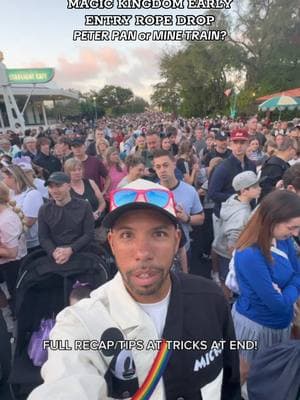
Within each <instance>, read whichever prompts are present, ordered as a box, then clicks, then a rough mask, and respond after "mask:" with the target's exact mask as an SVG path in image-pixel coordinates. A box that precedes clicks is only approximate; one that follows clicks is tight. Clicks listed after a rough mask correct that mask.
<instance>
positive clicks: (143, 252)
mask: <svg viewBox="0 0 300 400" xmlns="http://www.w3.org/2000/svg"><path fill="white" fill-rule="evenodd" d="M135 259H136V260H137V261H147V260H152V259H153V249H152V248H151V245H150V244H149V238H140V239H137V240H136V252H135Z"/></svg>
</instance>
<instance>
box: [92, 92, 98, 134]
mask: <svg viewBox="0 0 300 400" xmlns="http://www.w3.org/2000/svg"><path fill="white" fill-rule="evenodd" d="M96 100H97V97H96V96H95V97H93V101H94V108H95V127H96V126H97V118H98V116H97V103H96Z"/></svg>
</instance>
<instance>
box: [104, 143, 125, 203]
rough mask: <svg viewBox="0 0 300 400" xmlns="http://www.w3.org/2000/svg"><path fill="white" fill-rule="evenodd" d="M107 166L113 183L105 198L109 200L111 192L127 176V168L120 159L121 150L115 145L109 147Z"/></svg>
mask: <svg viewBox="0 0 300 400" xmlns="http://www.w3.org/2000/svg"><path fill="white" fill-rule="evenodd" d="M106 167H107V169H108V174H109V176H110V178H111V183H110V186H109V188H108V189H107V192H106V193H105V196H104V197H105V200H107V201H108V200H109V194H110V192H111V191H112V190H115V189H116V188H117V187H118V184H119V183H120V182H121V180H122V179H123V178H124V177H125V176H126V174H127V173H126V169H125V166H124V164H123V163H122V161H121V160H120V156H119V152H118V150H117V149H116V148H115V147H109V148H108V149H107V153H106Z"/></svg>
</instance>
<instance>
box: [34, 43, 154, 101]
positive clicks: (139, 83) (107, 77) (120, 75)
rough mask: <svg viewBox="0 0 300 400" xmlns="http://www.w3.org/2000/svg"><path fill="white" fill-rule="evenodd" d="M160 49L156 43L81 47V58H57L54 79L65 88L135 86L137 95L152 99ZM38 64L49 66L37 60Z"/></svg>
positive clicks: (94, 88)
mask: <svg viewBox="0 0 300 400" xmlns="http://www.w3.org/2000/svg"><path fill="white" fill-rule="evenodd" d="M159 56H160V49H156V48H153V47H134V48H122V49H119V48H112V47H103V48H101V49H96V50H95V49H91V48H87V47H85V48H81V49H79V52H78V55H77V58H76V59H74V58H69V57H68V56H66V55H63V56H60V57H58V59H57V65H56V66H55V77H54V82H55V83H56V84H57V85H58V86H60V87H63V88H73V89H77V90H81V91H83V92H87V91H89V90H101V88H102V87H103V86H105V85H119V86H122V87H127V88H130V89H132V91H133V92H134V94H135V95H137V96H141V97H144V98H146V99H149V96H150V94H151V91H152V85H153V84H154V83H156V82H157V81H158V80H159ZM32 64H34V65H35V66H45V65H44V64H43V63H40V62H38V61H36V62H35V63H32Z"/></svg>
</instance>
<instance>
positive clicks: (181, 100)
mask: <svg viewBox="0 0 300 400" xmlns="http://www.w3.org/2000/svg"><path fill="white" fill-rule="evenodd" d="M233 6H234V10H233V11H234V12H235V14H236V17H235V18H234V17H233V15H232V11H231V12H226V11H219V10H218V11H217V12H215V13H214V15H215V16H216V22H215V25H214V27H213V28H211V29H219V30H226V31H227V32H228V35H227V37H226V40H225V41H223V42H187V43H185V44H184V45H183V46H182V48H181V49H180V50H179V51H177V53H175V54H164V55H163V56H162V58H161V62H160V74H161V78H162V81H161V82H160V83H159V84H157V85H156V86H155V87H154V93H153V95H152V97H151V99H152V101H153V103H154V104H159V105H160V106H161V107H162V108H163V109H164V108H167V107H171V106H172V105H173V106H174V104H175V105H179V111H180V113H181V114H182V115H184V116H197V115H207V114H216V113H221V112H223V111H225V110H226V109H227V110H228V106H229V102H228V100H227V99H226V97H225V96H224V90H225V89H226V88H228V87H230V85H229V82H228V81H229V80H231V79H232V74H230V72H234V73H235V74H233V75H237V74H236V73H237V72H238V71H245V78H244V80H243V82H242V83H243V84H244V88H242V90H241V93H240V95H239V97H238V106H239V108H240V109H241V110H243V111H246V112H253V107H252V106H251V105H252V104H253V103H254V99H255V97H254V96H253V93H255V94H256V95H257V97H258V96H260V95H265V94H268V93H272V92H275V91H283V90H285V89H290V88H292V87H298V86H300V61H299V60H300V8H299V0H255V1H246V0H235V2H234V3H233ZM210 14H211V12H210ZM238 83H241V82H233V86H238V85H237V84H238ZM172 88H176V91H175V93H173V92H172V91H171V89H172ZM168 94H172V95H175V94H176V102H175V103H174V102H172V101H169V102H168Z"/></svg>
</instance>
